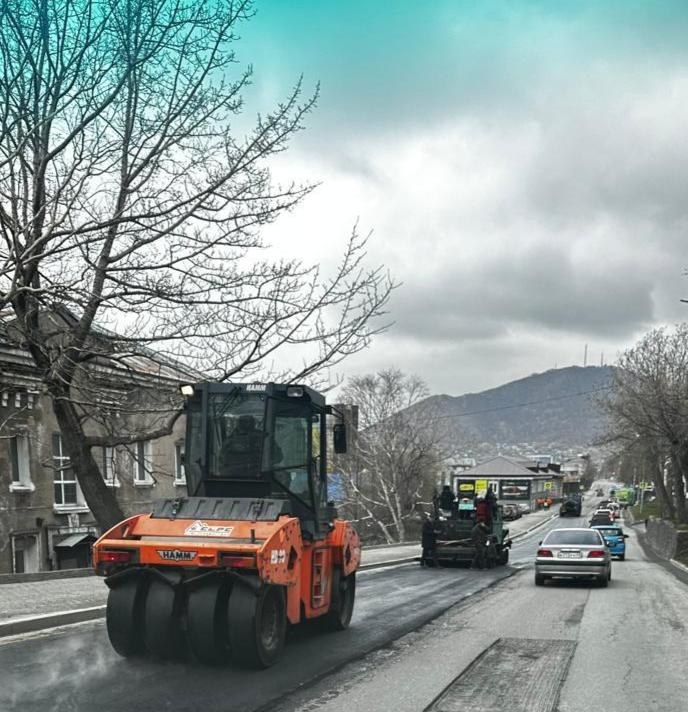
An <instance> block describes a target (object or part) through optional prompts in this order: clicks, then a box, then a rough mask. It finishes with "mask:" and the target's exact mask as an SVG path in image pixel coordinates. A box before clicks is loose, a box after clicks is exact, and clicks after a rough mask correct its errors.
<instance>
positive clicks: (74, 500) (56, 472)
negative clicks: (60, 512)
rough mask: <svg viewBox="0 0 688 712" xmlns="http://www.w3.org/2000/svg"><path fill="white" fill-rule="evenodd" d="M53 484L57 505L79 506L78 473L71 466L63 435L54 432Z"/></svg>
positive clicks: (66, 506)
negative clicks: (63, 444) (64, 447)
mask: <svg viewBox="0 0 688 712" xmlns="http://www.w3.org/2000/svg"><path fill="white" fill-rule="evenodd" d="M53 485H54V490H55V506H56V507H65V508H68V507H77V506H79V504H80V502H79V492H78V488H77V484H76V475H75V474H74V470H73V469H72V468H71V467H70V460H69V456H68V455H67V454H66V453H65V451H64V449H63V447H62V436H61V435H60V433H53Z"/></svg>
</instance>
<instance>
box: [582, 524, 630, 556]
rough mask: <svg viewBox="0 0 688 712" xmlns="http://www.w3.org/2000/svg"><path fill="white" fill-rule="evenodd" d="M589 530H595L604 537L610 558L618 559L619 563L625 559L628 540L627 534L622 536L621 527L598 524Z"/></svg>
mask: <svg viewBox="0 0 688 712" xmlns="http://www.w3.org/2000/svg"><path fill="white" fill-rule="evenodd" d="M590 528H591V529H597V531H598V532H599V533H600V534H601V535H602V536H603V537H604V540H605V541H606V542H607V546H608V547H609V553H610V554H611V555H612V556H616V557H618V558H619V559H620V560H621V561H623V560H624V559H625V558H626V539H628V534H624V533H623V529H622V528H621V527H617V526H615V525H614V524H598V525H597V526H594V527H590Z"/></svg>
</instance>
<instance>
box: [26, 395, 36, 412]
mask: <svg viewBox="0 0 688 712" xmlns="http://www.w3.org/2000/svg"><path fill="white" fill-rule="evenodd" d="M34 398H35V396H34V394H33V393H27V395H26V407H27V408H29V410H31V409H32V408H33V404H34Z"/></svg>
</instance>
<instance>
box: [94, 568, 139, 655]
mask: <svg viewBox="0 0 688 712" xmlns="http://www.w3.org/2000/svg"><path fill="white" fill-rule="evenodd" d="M147 588H148V579H147V578H145V577H143V576H133V577H132V578H130V579H128V580H126V581H123V582H122V583H121V584H120V585H119V586H116V587H115V588H111V589H110V592H109V593H108V599H107V606H106V609H105V626H106V628H107V634H108V638H109V639H110V643H111V645H112V647H113V648H114V649H115V652H117V653H118V654H119V655H121V656H122V657H124V658H129V657H132V656H135V655H141V654H143V652H144V650H145V646H144V642H143V621H144V611H145V603H146V591H147Z"/></svg>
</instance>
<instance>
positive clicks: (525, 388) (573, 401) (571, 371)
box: [415, 366, 614, 450]
mask: <svg viewBox="0 0 688 712" xmlns="http://www.w3.org/2000/svg"><path fill="white" fill-rule="evenodd" d="M613 373H614V367H613V366H567V367H564V368H558V369H550V370H548V371H544V372H542V373H535V374H531V375H530V376H525V377H523V378H519V379H516V380H514V381H509V382H508V383H504V384H502V385H501V386H496V387H494V388H489V389H487V390H485V391H478V392H472V393H465V394H463V395H459V396H450V395H448V394H446V393H443V394H438V395H432V396H429V397H428V398H426V399H424V400H423V401H421V402H420V403H418V404H416V406H415V408H423V410H426V411H427V409H431V410H432V411H433V412H434V413H435V417H439V418H442V419H443V420H444V419H446V420H447V421H448V423H449V425H448V427H447V431H448V432H447V435H446V437H445V440H447V441H448V442H451V441H454V442H462V441H463V442H465V441H467V440H470V441H472V442H474V443H482V444H485V445H495V446H497V445H512V446H517V445H524V444H532V445H533V446H542V447H548V448H550V449H556V450H566V449H570V448H575V447H584V446H588V445H590V444H592V443H593V441H594V440H595V439H596V438H597V437H599V436H600V435H601V434H602V432H603V431H604V429H605V425H606V420H605V416H604V414H603V413H602V410H601V409H600V407H599V404H598V403H596V402H595V397H596V396H597V394H601V393H603V392H604V390H606V389H607V388H608V387H609V385H610V383H611V380H612V376H613Z"/></svg>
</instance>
